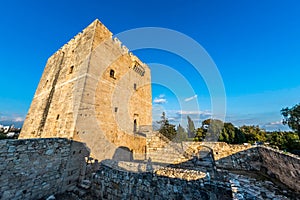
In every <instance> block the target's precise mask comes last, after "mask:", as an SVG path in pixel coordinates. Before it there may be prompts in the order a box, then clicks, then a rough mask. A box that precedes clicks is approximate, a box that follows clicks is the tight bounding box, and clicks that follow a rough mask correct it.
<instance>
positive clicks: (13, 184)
mask: <svg viewBox="0 0 300 200" xmlns="http://www.w3.org/2000/svg"><path fill="white" fill-rule="evenodd" d="M88 154H89V152H88V151H87V149H86V147H85V146H84V145H83V144H82V143H78V142H75V141H71V140H68V139H61V138H52V139H27V140H1V141H0V199H15V200H17V199H22V200H23V199H39V198H42V197H46V196H49V195H51V194H57V193H60V192H64V191H66V190H72V189H73V188H74V187H75V186H76V184H77V182H78V181H79V179H80V178H81V177H82V175H83V174H84V173H85V168H84V167H85V157H86V156H88Z"/></svg>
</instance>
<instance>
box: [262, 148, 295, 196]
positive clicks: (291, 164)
mask: <svg viewBox="0 0 300 200" xmlns="http://www.w3.org/2000/svg"><path fill="white" fill-rule="evenodd" d="M258 152H259V154H260V156H261V161H262V169H263V170H265V173H267V174H268V175H269V176H271V177H274V178H276V179H278V180H280V181H281V182H282V183H284V184H285V185H287V186H288V187H290V188H292V189H294V190H296V191H297V192H299V193H300V158H299V157H297V156H295V155H293V154H288V153H283V152H282V151H278V150H275V149H272V148H268V147H259V148H258Z"/></svg>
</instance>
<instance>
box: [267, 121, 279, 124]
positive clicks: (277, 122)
mask: <svg viewBox="0 0 300 200" xmlns="http://www.w3.org/2000/svg"><path fill="white" fill-rule="evenodd" d="M269 125H282V122H281V121H276V122H270V123H269Z"/></svg>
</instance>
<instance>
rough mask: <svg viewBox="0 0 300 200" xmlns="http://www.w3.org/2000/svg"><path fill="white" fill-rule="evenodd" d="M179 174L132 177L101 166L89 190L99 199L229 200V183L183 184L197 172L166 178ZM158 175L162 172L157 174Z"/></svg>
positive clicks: (196, 181) (202, 180) (177, 171)
mask: <svg viewBox="0 0 300 200" xmlns="http://www.w3.org/2000/svg"><path fill="white" fill-rule="evenodd" d="M181 171H182V170H180V169H173V170H163V172H164V175H163V176H162V175H157V174H152V173H133V172H129V171H122V170H118V169H112V168H110V167H108V166H105V165H101V167H100V170H99V171H98V172H97V173H96V174H95V175H94V176H93V179H92V188H91V191H92V192H93V194H94V196H95V197H96V198H101V199H224V200H225V199H231V195H232V194H231V188H230V184H229V183H224V182H218V181H212V180H211V181H210V180H208V179H207V178H198V179H194V180H189V181H188V180H186V179H185V178H188V177H189V176H191V177H195V176H197V173H199V172H196V171H195V172H190V173H189V171H188V170H185V173H184V174H185V175H184V178H182V177H181V178H169V177H168V173H170V174H172V175H173V176H174V174H175V175H176V174H182V173H181ZM161 173H162V172H161Z"/></svg>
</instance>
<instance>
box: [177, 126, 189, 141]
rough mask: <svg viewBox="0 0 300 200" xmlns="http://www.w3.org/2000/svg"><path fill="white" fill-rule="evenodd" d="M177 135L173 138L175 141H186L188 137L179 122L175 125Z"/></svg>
mask: <svg viewBox="0 0 300 200" xmlns="http://www.w3.org/2000/svg"><path fill="white" fill-rule="evenodd" d="M176 132H177V135H176V138H175V142H182V141H186V140H187V138H188V135H187V132H186V131H185V130H184V128H183V127H182V126H181V125H180V124H179V125H178V126H177V130H176Z"/></svg>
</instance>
